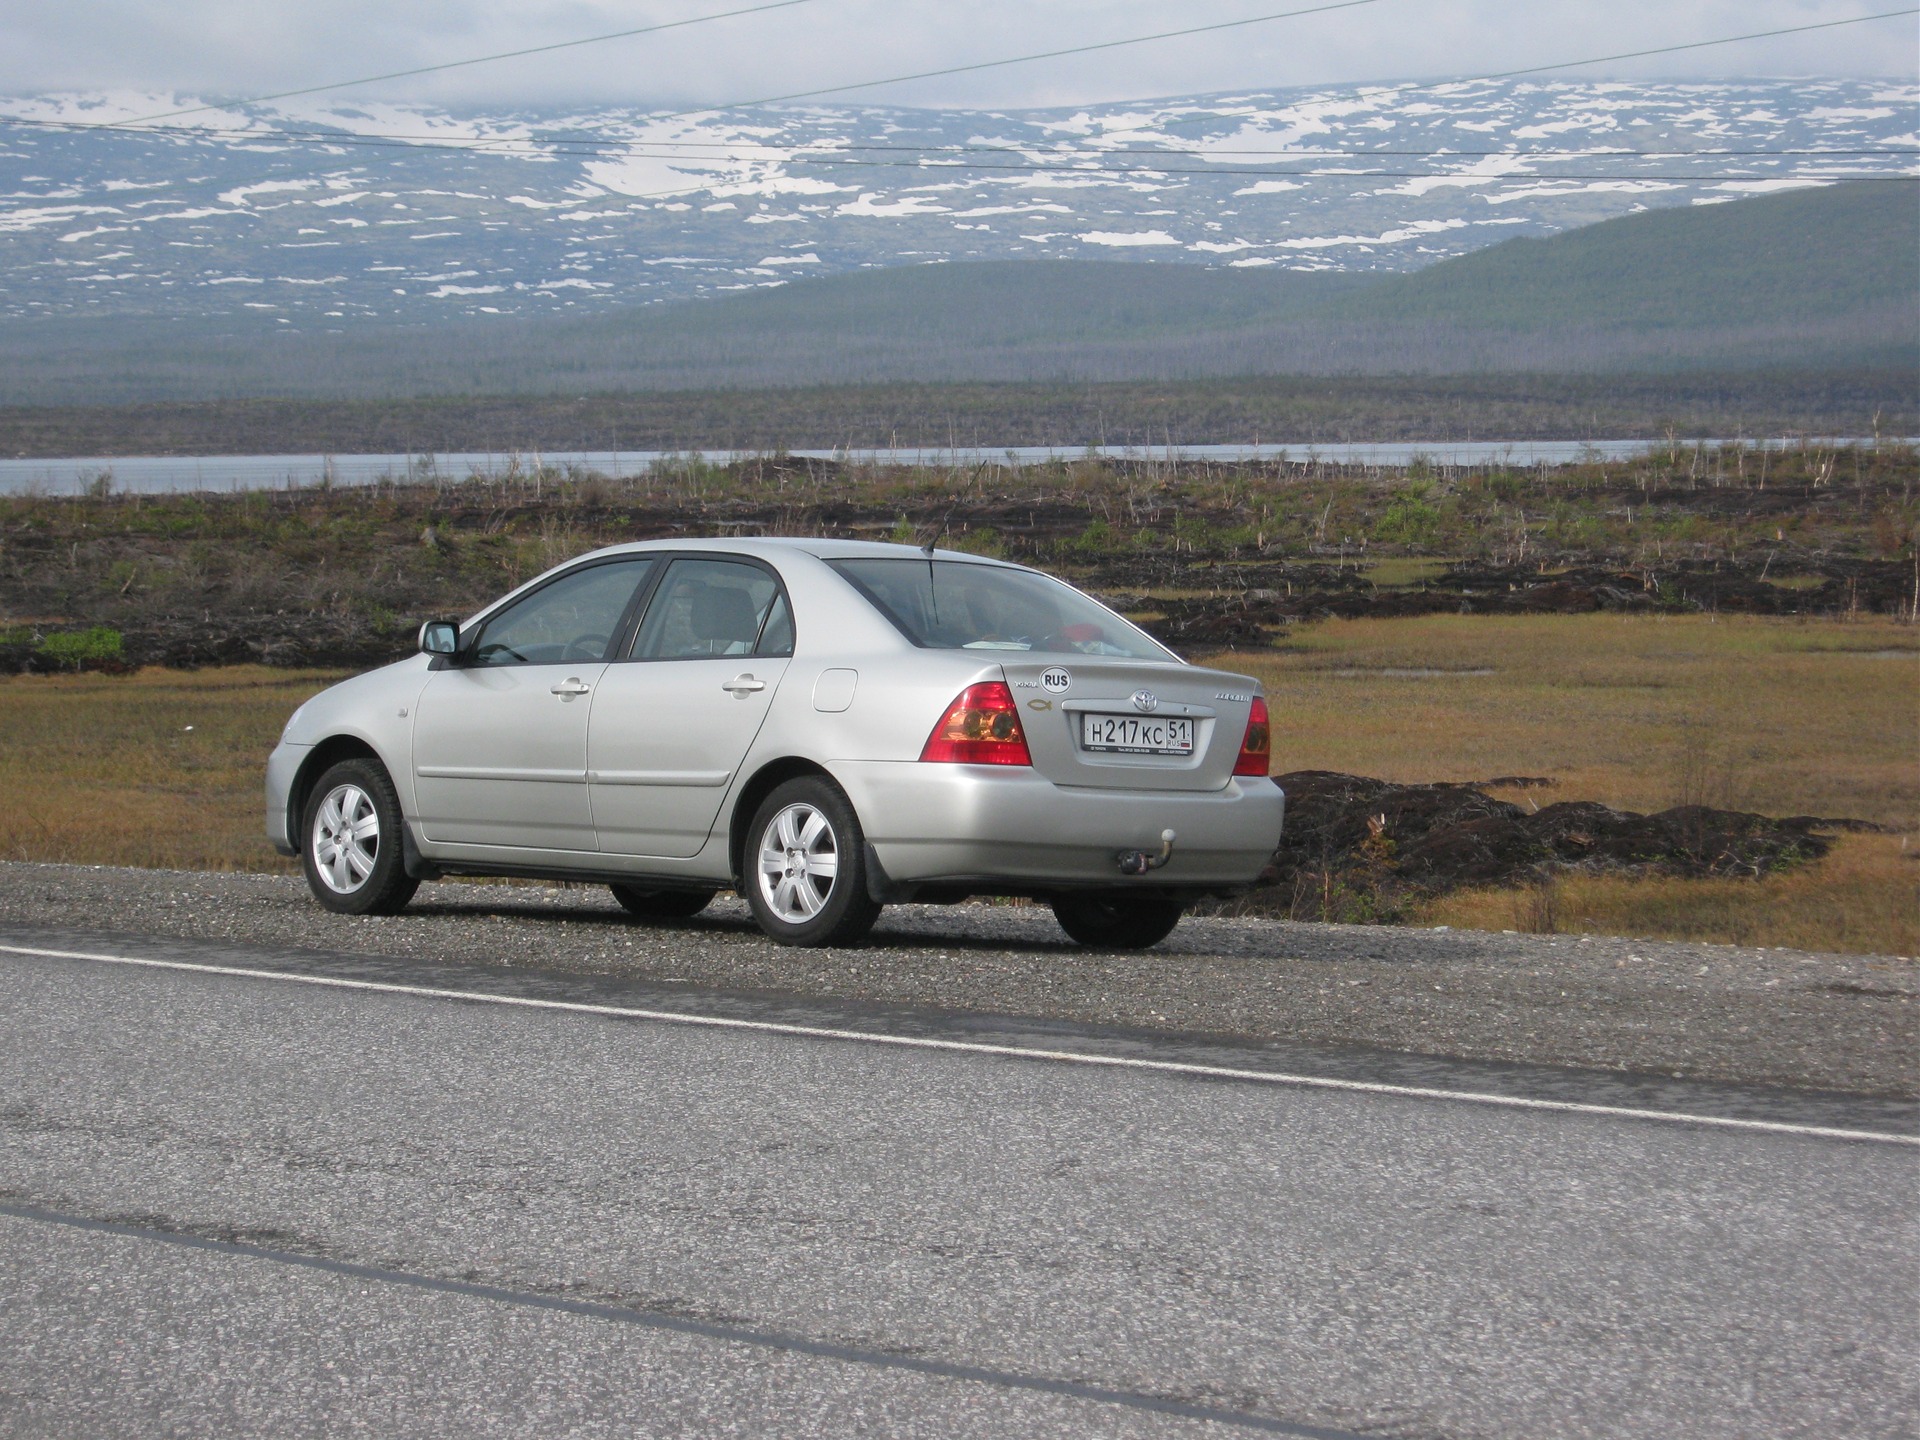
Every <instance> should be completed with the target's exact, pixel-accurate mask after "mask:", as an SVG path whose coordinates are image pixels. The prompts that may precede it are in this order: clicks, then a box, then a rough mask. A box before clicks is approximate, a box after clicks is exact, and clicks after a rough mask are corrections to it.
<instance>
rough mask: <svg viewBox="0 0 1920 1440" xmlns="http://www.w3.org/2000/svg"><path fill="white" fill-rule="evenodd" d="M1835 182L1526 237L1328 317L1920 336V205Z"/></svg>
mask: <svg viewBox="0 0 1920 1440" xmlns="http://www.w3.org/2000/svg"><path fill="white" fill-rule="evenodd" d="M1916 188H1917V187H1915V186H1914V185H1911V184H1903V183H1884V184H1856V185H1836V186H1830V187H1826V188H1822V189H1815V190H1798V191H1793V192H1790V193H1788V194H1784V195H1774V196H1769V197H1766V198H1763V199H1752V200H1741V201H1736V202H1732V203H1728V204H1718V205H1694V206H1684V207H1674V208H1672V209H1666V210H1648V211H1643V212H1642V213H1640V214H1638V215H1628V216H1623V217H1622V218H1620V219H1618V220H1607V221H1603V222H1601V223H1600V224H1597V225H1587V226H1582V227H1581V228H1580V229H1578V230H1569V231H1567V232H1566V233H1565V234H1562V235H1554V236H1550V237H1547V238H1545V239H1534V238H1522V239H1517V240H1508V241H1506V242H1504V243H1502V244H1499V245H1491V246H1489V247H1487V248H1486V249H1484V250H1478V251H1475V252H1474V253H1472V254H1470V255H1462V256H1460V257H1458V258H1457V259H1452V260H1443V261H1441V262H1440V263H1439V264H1437V265H1433V266H1430V267H1429V268H1427V269H1425V270H1419V271H1415V272H1414V273H1413V274H1410V275H1400V276H1395V277H1393V278H1391V279H1388V280H1383V281H1381V282H1380V283H1379V284H1376V285H1371V286H1368V287H1367V288H1366V289H1365V290H1364V291H1361V292H1360V293H1357V294H1351V295H1345V296H1340V297H1337V298H1334V299H1332V300H1330V302H1329V303H1328V304H1326V305H1325V306H1323V307H1321V308H1320V310H1319V311H1318V313H1319V314H1320V315H1321V316H1324V317H1325V318H1328V319H1351V320H1360V319H1371V320H1388V321H1395V322H1410V321H1436V320H1438V321H1449V322H1452V323H1454V324H1458V325H1465V326H1474V327H1480V326H1489V325H1504V326H1518V327H1522V328H1526V329H1540V328H1543V327H1546V326H1551V325H1566V324H1575V325H1608V326H1616V327H1619V326H1625V327H1631V328H1635V329H1648V330H1661V329H1674V328H1683V327H1699V326H1714V327H1724V326H1747V325H1777V324H1779V323H1781V322H1785V321H1793V322H1802V323H1806V322H1814V323H1832V322H1834V321H1837V320H1845V319H1848V318H1852V317H1870V316H1874V315H1879V314H1888V313H1891V314H1897V315H1904V316H1906V317H1908V325H1909V333H1910V334H1911V333H1912V332H1913V330H1914V329H1915V328H1920V195H1916Z"/></svg>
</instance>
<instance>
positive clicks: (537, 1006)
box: [0, 944, 1920, 1146]
mask: <svg viewBox="0 0 1920 1440" xmlns="http://www.w3.org/2000/svg"><path fill="white" fill-rule="evenodd" d="M0 951H5V952H7V953H9V954H13V955H33V956H39V957H43V958H45V959H50V960H94V961H98V962H100V963H102V964H107V965H130V966H136V967H139V968H142V969H147V970H184V971H189V972H191V973H194V974H199V975H231V976H235V977H237V978H240V979H244V980H279V981H283V982H286V983H288V984H294V985H317V986H321V987H323V988H326V989H332V990H370V991H373V992H375V993H377V994H382V995H413V996H418V997H420V998H422V999H428V1000H467V1001H473V1002H476V1003H479V1004H483V1005H513V1006H518V1007H520V1008H522V1009H526V1010H564V1011H569V1012H572V1013H574V1014H579V1015H606V1016H612V1017H614V1018H616V1019H621V1020H654V1021H659V1022H660V1023H662V1024H667V1025H693V1026H699V1027H703V1028H706V1029H711V1030H750V1031H756V1032H758V1033H760V1034H765V1035H793V1036H798V1037H801V1038H805V1039H812V1040H851V1041H857V1042H859V1043H861V1044H865V1045H893V1046H898V1047H900V1048H902V1049H909V1050H945V1051H953V1052H956V1053H959V1054H964V1055H999V1056H1004V1057H1006V1058H1008V1059H1013V1060H1047V1061H1053V1062H1055V1063H1059V1064H1066V1065H1097V1066H1103V1067H1105V1068H1107V1069H1111V1070H1146V1071H1151V1072H1154V1073H1157V1074H1162V1075H1191V1076H1198V1077H1200V1078H1202V1079H1208V1080H1251V1081H1258V1082H1260V1083H1263V1084H1268V1085H1292V1086H1298V1087H1301V1088H1305V1089H1314V1090H1344V1091H1349V1092H1353V1093H1357V1094H1362V1095H1393V1096H1399V1097H1400V1098H1402V1099H1412V1100H1456V1101H1460V1102H1463V1103H1466V1104H1472V1105H1499V1106H1504V1107H1506V1108H1508V1109H1511V1110H1546V1111H1552V1112H1556V1113H1559V1114H1567V1115H1609V1116H1613V1117H1614V1118H1616V1119H1626V1120H1657V1121H1664V1122H1666V1123H1669V1124H1677V1125H1709V1126H1714V1127H1717V1128H1720V1129H1725V1130H1757V1131H1761V1132H1763V1133H1765V1134H1769V1135H1803V1136H1812V1137H1815V1138H1817V1139H1822V1140H1870V1141H1875V1142H1877V1143H1880V1144H1885V1145H1914V1146H1920V1135H1896V1134H1892V1133H1890V1132H1888V1131H1884V1130H1842V1129H1837V1128H1835V1127H1832V1126H1826V1125H1793V1124H1789V1123H1786V1122H1784V1121H1779V1120H1742V1119H1737V1118H1734V1117H1732V1116H1725V1115H1689V1114H1687V1113H1686V1112H1685V1111H1679V1110H1642V1109H1636V1108H1634V1107H1633V1106H1628V1105H1589V1104H1583V1103H1582V1102H1580V1101H1577V1100H1535V1099H1530V1098H1527V1097H1525V1096H1519V1095H1494V1094H1489V1093H1487V1092H1484V1091H1477V1090H1441V1089H1437V1088H1434V1087H1431V1086H1426V1085H1389V1084H1385V1083H1383V1082H1380V1081H1374V1080H1338V1079H1333V1078H1330V1077H1328V1076H1324V1075H1292V1074H1288V1073H1286V1072H1284V1071H1274V1070H1239V1069H1233V1068H1230V1067H1227V1066H1223V1065H1194V1064H1189V1063H1186V1062H1183V1061H1178V1060H1139V1059H1135V1058H1133V1057H1131V1056H1124V1055H1087V1054H1082V1053H1081V1052H1079V1051H1075V1050H1038V1049H1032V1048H1030V1047H1028V1046H1024V1045H988V1044H983V1043H981V1042H979V1041H976V1040H934V1039H929V1038H926V1037H924V1036H918V1035H882V1034H876V1033H875V1032H873V1031H870V1030H838V1029H833V1028H831V1027H828V1026H824V1025H787V1024H783V1023H781V1022H780V1021H777V1020H737V1019H734V1018H732V1017H730V1016H725V1015H688V1014H683V1013H680V1012H676V1011H672V1010H643V1009H640V1008H638V1007H634V1006H627V1005H591V1004H587V1003H586V1002H584V1001H578V1000H536V999H532V998H530V997H528V996H524V995H488V994H486V993H484V992H482V991H477V990H442V989H439V988H437V987H434V986H429V985H396V984H392V983H390V982H388V981H383V980H348V979H344V978H341V977H338V976H332V975H297V974H292V973H289V972H287V971H284V970H253V969H248V968H246V967H243V966H238V965H200V964H195V963H193V962H191V961H186V960H150V959H145V958H142V957H139V956H133V955H101V954H96V953H93V952H91V951H86V950H45V949H39V948H36V947H34V946H30V945H5V944H0Z"/></svg>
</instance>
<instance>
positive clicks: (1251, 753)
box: [1233, 695, 1273, 776]
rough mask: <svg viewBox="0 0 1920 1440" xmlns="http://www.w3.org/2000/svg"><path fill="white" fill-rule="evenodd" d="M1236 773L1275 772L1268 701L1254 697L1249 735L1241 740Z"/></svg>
mask: <svg viewBox="0 0 1920 1440" xmlns="http://www.w3.org/2000/svg"><path fill="white" fill-rule="evenodd" d="M1233 773H1234V774H1236V775H1263V776H1264V775H1270V774H1272V773H1273V727H1272V726H1271V725H1269V724H1268V723H1267V702H1266V700H1265V699H1264V698H1262V697H1261V696H1259V695H1256V696H1254V697H1253V709H1252V711H1251V712H1249V714H1248V715H1247V737H1246V739H1244V740H1242V741H1241V742H1240V758H1239V759H1238V760H1235V761H1234V762H1233Z"/></svg>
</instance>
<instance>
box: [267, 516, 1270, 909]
mask: <svg viewBox="0 0 1920 1440" xmlns="http://www.w3.org/2000/svg"><path fill="white" fill-rule="evenodd" d="M1269 736H1270V729H1269V722H1268V716H1267V706H1266V700H1265V698H1264V697H1263V696H1262V694H1261V692H1260V686H1259V684H1258V683H1257V682H1256V681H1254V680H1253V679H1251V678H1249V677H1248V676H1245V675H1234V674H1229V673H1227V672H1224V671H1219V670H1208V669H1202V668H1200V667H1198V666H1193V665H1188V664H1185V663H1184V662H1182V661H1181V660H1180V659H1179V658H1178V657H1177V656H1175V655H1173V654H1172V653H1171V652H1169V651H1168V650H1166V649H1165V648H1163V647H1162V646H1161V645H1160V644H1158V643H1157V642H1156V641H1155V640H1153V639H1152V638H1151V637H1150V636H1148V635H1147V634H1145V633H1144V632H1142V631H1141V630H1139V629H1138V628H1137V627H1135V626H1134V625H1132V624H1130V623H1128V622H1127V621H1126V620H1124V619H1122V618H1121V617H1120V616H1119V615H1116V614H1115V613H1114V612H1113V611H1111V610H1109V609H1107V608H1106V607H1104V606H1102V605H1100V604H1098V603H1097V602H1096V601H1094V600H1092V599H1090V598H1089V597H1088V596H1086V595H1083V594H1081V593H1080V592H1079V591H1078V590H1075V589H1073V588H1072V587H1071V586H1069V585H1066V584H1063V583H1062V582H1060V581H1058V580H1054V579H1052V578H1050V577H1048V576H1046V575H1043V574H1041V573H1039V572H1038V571H1034V570H1030V569H1026V568H1024V567H1022V566H1018V565H1009V564H1005V563H1002V562H1000V561H995V560H987V559H982V558H980V557H977V556H971V555H964V554H957V553H952V552H948V551H924V550H918V549H914V548H912V547H910V546H902V545H881V544H870V543H865V542H857V541H841V540H787V539H782V540H772V539H767V540H728V541H718V540H708V541H673V542H668V541H657V542H649V543H645V544H636V545H621V546H616V547H614V548H612V549H607V550H600V551H596V552H595V553H593V554H591V555H585V556H582V557H580V558H579V559H577V560H574V561H570V562H569V563H567V564H565V565H563V566H560V567H559V568H557V569H555V570H553V571H550V572H549V573H547V574H545V575H542V576H540V577H539V578H538V579H535V580H533V581H530V582H529V583H527V584H526V585H523V586H521V587H520V588H519V589H517V590H515V591H513V592H512V593H511V594H509V595H507V596H505V597H503V598H502V599H500V600H498V601H496V602H495V603H494V604H493V605H491V606H489V607H487V608H486V609H485V610H483V611H481V612H480V613H479V614H478V615H475V616H473V617H472V618H470V619H468V620H466V621H464V622H461V623H455V622H453V621H451V620H437V621H429V622H428V623H427V624H425V625H423V626H422V627H421V632H420V653H419V654H418V655H415V656H413V657H411V658H409V659H407V660H403V661H400V662H399V663H397V664H393V665H389V666H387V667H385V668H384V669H380V670H375V671H372V672H370V673H368V674H365V675H361V676H357V677H356V678H354V679H352V680H348V681H346V682H344V683H343V684H340V685H336V686H334V687H333V688H332V689H330V690H326V691H323V692H322V693H321V694H319V695H317V696H315V697H314V698H313V699H312V700H309V701H308V702H307V703H306V704H305V705H302V706H301V707H300V708H299V709H298V710H297V711H295V712H294V715H293V717H292V718H291V719H290V720H288V722H287V727H286V731H285V733H284V734H283V735H282V737H281V740H280V744H279V746H278V747H277V748H276V749H275V750H274V752H273V755H272V757H271V758H270V759H269V761H268V763H267V833H268V836H269V837H270V838H271V839H272V840H273V842H274V844H275V845H276V846H277V847H278V848H279V849H280V850H281V851H282V852H283V853H285V854H288V855H295V854H297V855H299V856H300V857H301V859H302V862H303V865H304V868H305V871H306V876H307V881H308V884H309V885H310V886H311V888H312V890H313V894H314V896H315V898H316V899H317V900H318V901H319V902H320V903H321V904H322V905H324V906H325V907H327V908H328V909H329V910H335V911H341V912H345V913H349V914H391V913H393V912H394V911H396V910H398V909H400V908H401V907H402V906H404V905H405V904H406V903H407V901H408V900H409V899H410V898H411V897H412V895H413V892H414V889H415V887H416V886H417V885H418V884H419V882H420V881H422V880H424V879H431V878H435V877H438V876H443V875H521V876H533V877H548V878H554V879H566V880H576V881H590V882H598V883H603V884H606V885H608V886H609V887H610V888H611V889H612V891H613V893H614V895H615V896H616V897H617V898H618V899H619V901H620V903H621V904H622V905H624V906H625V907H626V908H627V909H628V910H630V911H632V912H633V913H634V914H636V915H638V916H641V917H645V918H649V919H656V920H661V919H670V918H674V917H681V916H688V915H692V914H694V913H696V912H697V911H699V910H700V909H702V908H703V907H704V906H705V905H706V904H707V903H708V901H710V900H711V899H712V898H713V896H714V895H715V894H716V893H717V892H718V891H720V890H721V889H733V890H735V891H737V892H739V893H740V894H741V895H742V896H744V897H745V899H746V901H747V903H748V905H749V906H750V907H751V909H752V911H753V915H754V918H755V920H757V921H758V923H759V924H760V927H761V928H762V929H763V930H765V931H766V933H767V934H768V935H770V936H772V937H773V938H774V939H775V940H778V941H780V942H782V943H784V944H790V945H843V944H847V943H850V942H852V941H854V940H857V939H858V938H859V937H860V936H861V935H862V934H864V933H865V932H866V930H867V929H868V928H869V927H870V926H871V925H872V924H873V922H874V919H875V917H876V916H878V914H879V913H880V908H881V906H883V905H885V904H887V903H889V902H896V901H917V902H922V903H926V902H944V901H953V900H959V899H963V898H965V897H967V896H970V895H1023V896H1030V897H1034V898H1038V899H1043V900H1046V901H1048V902H1050V903H1051V904H1052V906H1053V909H1054V913H1055V914H1056V915H1057V916H1058V918H1059V920H1060V923H1061V925H1062V926H1063V927H1064V928H1065V929H1066V931H1067V933H1068V934H1070V935H1072V936H1073V937H1074V938H1075V939H1077V940H1079V941H1081V942H1082V943H1085V944H1090V945H1100V946H1110V947H1137V946H1144V945H1152V944H1154V943H1156V942H1157V941H1159V940H1161V939H1162V938H1164V937H1165V936H1166V935H1167V934H1168V933H1169V932H1170V931H1171V930H1172V929H1173V927H1174V926H1175V925H1176V924H1178V923H1179V920H1180V916H1181V913H1182V911H1183V910H1184V909H1185V908H1186V907H1187V906H1188V905H1190V904H1191V903H1192V902H1193V901H1194V900H1196V899H1198V898H1199V897H1201V896H1205V895H1219V894H1230V893H1233V892H1235V891H1238V890H1242V889H1244V888H1246V887H1247V886H1249V885H1250V884H1252V883H1253V881H1254V880H1255V878H1256V877H1257V876H1258V875H1259V873H1260V870H1261V868H1262V867H1263V866H1264V865H1265V864H1266V862H1267V860H1268V858H1269V857H1270V856H1271V855H1272V853H1273V850H1274V848H1275V846H1276V845H1277V844H1278V842H1279V838H1280V826H1281V821H1282V817H1283V814H1284V809H1285V797H1284V796H1283V795H1282V794H1281V792H1280V789H1279V787H1278V786H1276V785H1275V784H1274V783H1273V781H1272V780H1271V779H1270V778H1268V771H1269V768H1270V767H1269V763H1268V761H1269V751H1270V739H1269Z"/></svg>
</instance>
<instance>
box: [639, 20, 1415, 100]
mask: <svg viewBox="0 0 1920 1440" xmlns="http://www.w3.org/2000/svg"><path fill="white" fill-rule="evenodd" d="M1378 3H1379V0H1334V3H1333V4H1330V5H1310V6H1308V7H1307V8H1306V9H1304V10H1280V11H1276V12H1275V13H1274V14H1271V15H1251V16H1248V17H1247V18H1246V19H1244V20H1221V21H1217V22H1216V23H1214V24H1211V25H1189V26H1187V27H1186V28H1185V29H1182V30H1161V31H1159V32H1157V33H1155V34H1152V35H1134V36H1130V37H1129V38H1127V39H1125V40H1101V41H1098V42H1096V43H1094V44H1091V45H1069V46H1067V47H1066V48H1065V49H1061V50H1040V51H1036V52H1035V53H1034V54H1032V55H1010V56H1008V57H1007V58H1006V59H1004V60H979V61H975V62H974V63H972V64H969V65H948V66H946V67H945V68H943V69H939V70H920V71H916V72H915V73H913V74H911V75H891V76H888V77H887V78H886V79H884V80H857V81H855V82H853V83H852V84H850V85H824V86H821V87H820V88H819V89H816V90H794V91H790V92H789V93H787V94H785V95H765V96H762V97H761V98H760V99H758V100H734V101H729V102H727V103H726V104H724V105H701V106H699V107H697V108H695V109H692V110H670V111H668V112H666V113H665V114H661V115H654V116H652V117H651V118H653V119H655V120H679V119H684V118H685V117H687V116H689V115H705V114H708V113H710V112H712V111H714V110H740V109H745V108H747V107H748V106H752V105H778V104H780V103H782V102H783V101H787V100H810V99H813V98H814V97H816V96H819V95H844V94H846V93H847V92H848V91H851V90H872V89H875V88H876V87H878V86H881V85H902V84H905V83H906V82H907V81H909V80H932V79H936V78H938V77H939V76H942V75H966V74H969V73H971V72H973V71H975V70H997V69H999V68H1000V67H1001V66H1003V65H1025V64H1028V63H1029V62H1031V61H1034V60H1058V59H1060V58H1061V57H1063V56H1067V55H1091V54H1093V53H1094V52H1095V51H1098V50H1118V49H1120V48H1121V47H1123V46H1127V45H1145V44H1148V43H1150V42H1151V41H1155V40H1177V39H1179V38H1180V37H1181V36H1183V35H1205V34H1208V33H1210V32H1212V31H1216V30H1238V29H1241V28H1243V27H1244V26H1248V25H1265V24H1268V23H1270V22H1272V21H1274V20H1293V19H1296V18H1298V17H1299V16H1302V15H1322V14H1325V13H1326V12H1328V11H1330V10H1352V9H1355V8H1357V7H1358V6H1361V5H1375V4H1378Z"/></svg>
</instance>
